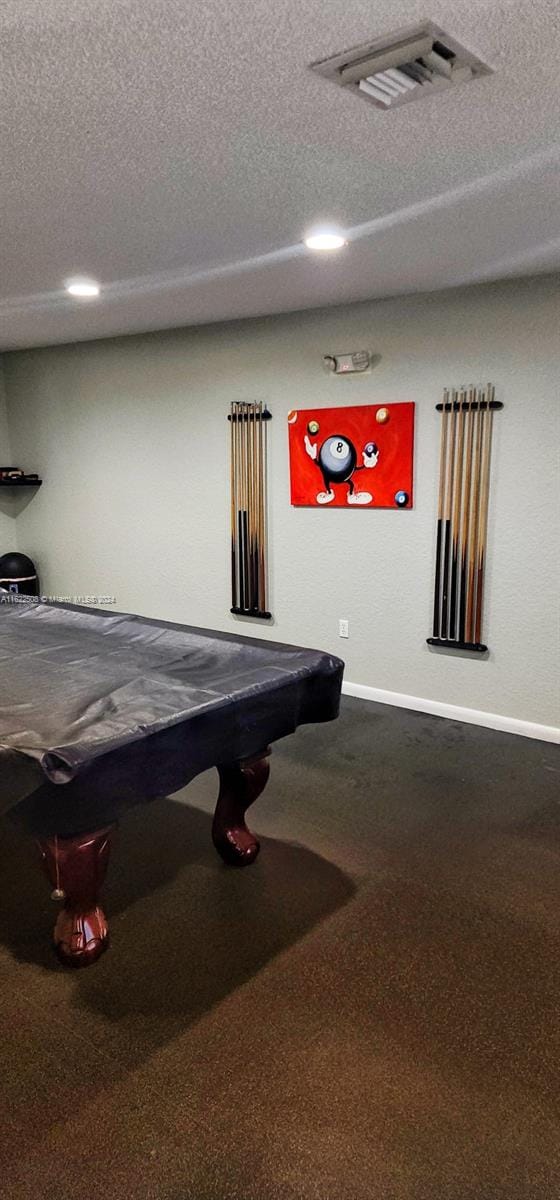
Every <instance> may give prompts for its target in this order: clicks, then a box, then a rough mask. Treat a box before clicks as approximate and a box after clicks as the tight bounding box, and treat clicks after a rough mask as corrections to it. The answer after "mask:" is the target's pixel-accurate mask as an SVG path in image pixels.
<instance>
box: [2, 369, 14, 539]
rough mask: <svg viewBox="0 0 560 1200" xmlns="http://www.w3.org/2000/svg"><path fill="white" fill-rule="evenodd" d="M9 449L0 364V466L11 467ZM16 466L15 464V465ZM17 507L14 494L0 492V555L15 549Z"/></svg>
mask: <svg viewBox="0 0 560 1200" xmlns="http://www.w3.org/2000/svg"><path fill="white" fill-rule="evenodd" d="M10 455H11V449H10V439H9V436H8V414H7V409H6V398H5V392H4V372H3V370H2V363H1V362H0V465H1V466H3V467H11V466H12V465H13V464H12V461H11V457H10ZM16 465H17V464H16ZM17 510H18V505H17V501H16V496H15V494H14V493H10V492H7V491H0V555H1V554H5V553H6V551H7V550H15V548H16V520H15V518H16V512H17Z"/></svg>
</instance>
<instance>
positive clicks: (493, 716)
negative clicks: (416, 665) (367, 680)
mask: <svg viewBox="0 0 560 1200" xmlns="http://www.w3.org/2000/svg"><path fill="white" fill-rule="evenodd" d="M342 691H343V692H344V695H345V696H356V697H357V698H358V699H359V700H374V701H375V702H376V703H377V704H392V705H393V706H394V707H395V708H412V709H414V710H415V711H416V712H425V713H431V714H432V716H434V717H447V718H448V720H450V721H466V722H467V723H468V724H469V725H484V726H486V728H487V729H500V730H501V731H502V732H503V733H517V734H519V735H520V736H521V737H529V738H538V740H539V741H541V742H560V729H557V728H556V726H555V725H537V724H536V723H534V722H533V721H521V720H519V719H518V718H517V717H505V716H501V714H500V713H489V712H479V710H478V709H477V708H461V707H460V706H459V705H458V704H444V703H443V702H442V701H440V700H423V699H422V698H421V697H420V696H405V695H404V693H403V692H386V691H384V689H383V688H375V687H367V685H366V684H364V683H350V682H349V681H348V682H346V681H345V682H344V683H343V684H342Z"/></svg>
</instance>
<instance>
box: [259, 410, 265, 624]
mask: <svg viewBox="0 0 560 1200" xmlns="http://www.w3.org/2000/svg"><path fill="white" fill-rule="evenodd" d="M263 486H264V482H263V401H261V400H260V401H259V506H258V530H259V533H258V553H259V611H260V612H265V611H266V607H265V605H266V600H265V593H264V586H265V583H264V576H265V568H264V538H263Z"/></svg>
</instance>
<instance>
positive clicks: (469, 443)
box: [458, 387, 476, 642]
mask: <svg viewBox="0 0 560 1200" xmlns="http://www.w3.org/2000/svg"><path fill="white" fill-rule="evenodd" d="M473 395H476V393H475V390H474V388H473V387H469V392H468V397H469V398H468V408H467V421H466V429H467V432H466V444H465V483H464V487H463V520H462V530H461V599H460V604H459V638H458V640H459V641H460V642H464V641H465V621H466V609H467V580H468V560H467V548H468V544H469V517H470V505H471V474H472V451H473V432H474V424H473V418H474V412H473V407H472V406H473Z"/></svg>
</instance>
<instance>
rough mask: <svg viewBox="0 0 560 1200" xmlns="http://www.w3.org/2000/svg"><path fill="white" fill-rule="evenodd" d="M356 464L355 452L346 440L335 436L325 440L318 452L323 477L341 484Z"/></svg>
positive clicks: (350, 443) (337, 435)
mask: <svg viewBox="0 0 560 1200" xmlns="http://www.w3.org/2000/svg"><path fill="white" fill-rule="evenodd" d="M356 463H357V455H356V451H355V449H354V447H353V445H352V442H349V441H348V439H347V438H345V437H342V436H340V435H339V434H335V435H334V437H330V438H327V439H326V441H325V442H323V445H322V446H321V449H320V451H319V466H320V467H321V470H322V471H323V473H324V474H325V475H329V476H330V478H331V479H333V480H335V482H336V480H337V479H338V480H340V481H341V482H342V481H343V480H345V479H347V478H348V476H349V475H351V474H352V471H353V470H354V468H355V466H356Z"/></svg>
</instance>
